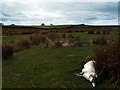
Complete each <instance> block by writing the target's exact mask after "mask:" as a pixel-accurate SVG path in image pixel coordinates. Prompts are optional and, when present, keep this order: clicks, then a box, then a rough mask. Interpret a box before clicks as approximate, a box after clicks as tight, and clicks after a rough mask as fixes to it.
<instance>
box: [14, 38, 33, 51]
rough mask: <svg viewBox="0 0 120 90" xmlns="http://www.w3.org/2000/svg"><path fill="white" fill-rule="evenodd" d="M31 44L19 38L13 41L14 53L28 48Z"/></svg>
mask: <svg viewBox="0 0 120 90" xmlns="http://www.w3.org/2000/svg"><path fill="white" fill-rule="evenodd" d="M30 45H31V42H30V40H29V39H25V38H20V39H16V40H15V41H14V51H15V52H17V51H21V50H24V49H28V48H30Z"/></svg>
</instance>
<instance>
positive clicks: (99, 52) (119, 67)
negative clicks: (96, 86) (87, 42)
mask: <svg viewBox="0 0 120 90" xmlns="http://www.w3.org/2000/svg"><path fill="white" fill-rule="evenodd" d="M119 46H120V41H119V42H118V41H117V42H115V43H111V44H108V45H107V47H105V48H99V49H96V50H95V61H96V65H95V67H96V70H97V72H98V73H101V74H100V77H101V79H105V80H108V82H110V84H112V85H113V87H120V47H119Z"/></svg>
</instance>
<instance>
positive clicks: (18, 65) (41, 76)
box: [3, 46, 109, 88]
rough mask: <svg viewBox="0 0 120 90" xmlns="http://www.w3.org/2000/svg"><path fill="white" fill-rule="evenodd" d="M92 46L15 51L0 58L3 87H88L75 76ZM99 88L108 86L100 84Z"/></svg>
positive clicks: (34, 47) (35, 47)
mask: <svg viewBox="0 0 120 90" xmlns="http://www.w3.org/2000/svg"><path fill="white" fill-rule="evenodd" d="M92 48H93V47H91V46H86V47H82V48H81V47H80V48H55V49H54V48H48V49H45V48H40V47H39V46H33V47H32V48H31V49H29V50H25V51H21V52H18V53H15V55H14V57H13V58H12V60H8V61H3V87H6V88H7V87H9V88H20V87H23V88H27V87H28V88H31V87H34V88H40V87H41V88H91V87H92V86H91V84H90V83H89V82H88V81H87V80H85V79H84V78H80V77H76V76H74V74H75V73H77V72H79V71H80V70H81V69H82V66H83V63H80V62H81V61H82V60H83V59H85V58H86V56H88V55H91V54H92V53H91V52H92V51H91V50H92ZM97 87H98V88H103V87H106V88H107V87H109V86H108V85H107V83H104V84H103V83H99V84H98V85H97Z"/></svg>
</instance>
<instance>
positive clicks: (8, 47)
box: [2, 41, 14, 59]
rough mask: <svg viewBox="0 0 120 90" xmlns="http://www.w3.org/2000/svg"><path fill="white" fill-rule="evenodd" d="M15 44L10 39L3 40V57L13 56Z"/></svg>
mask: <svg viewBox="0 0 120 90" xmlns="http://www.w3.org/2000/svg"><path fill="white" fill-rule="evenodd" d="M13 52H14V51H13V44H12V43H11V42H9V41H3V42H2V59H9V58H12V56H13Z"/></svg>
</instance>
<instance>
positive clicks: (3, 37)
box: [2, 35, 30, 40]
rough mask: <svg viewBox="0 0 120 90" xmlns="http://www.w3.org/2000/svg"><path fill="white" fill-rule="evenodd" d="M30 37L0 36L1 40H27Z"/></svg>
mask: <svg viewBox="0 0 120 90" xmlns="http://www.w3.org/2000/svg"><path fill="white" fill-rule="evenodd" d="M29 36H30V35H11V36H2V40H15V39H18V38H29Z"/></svg>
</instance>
